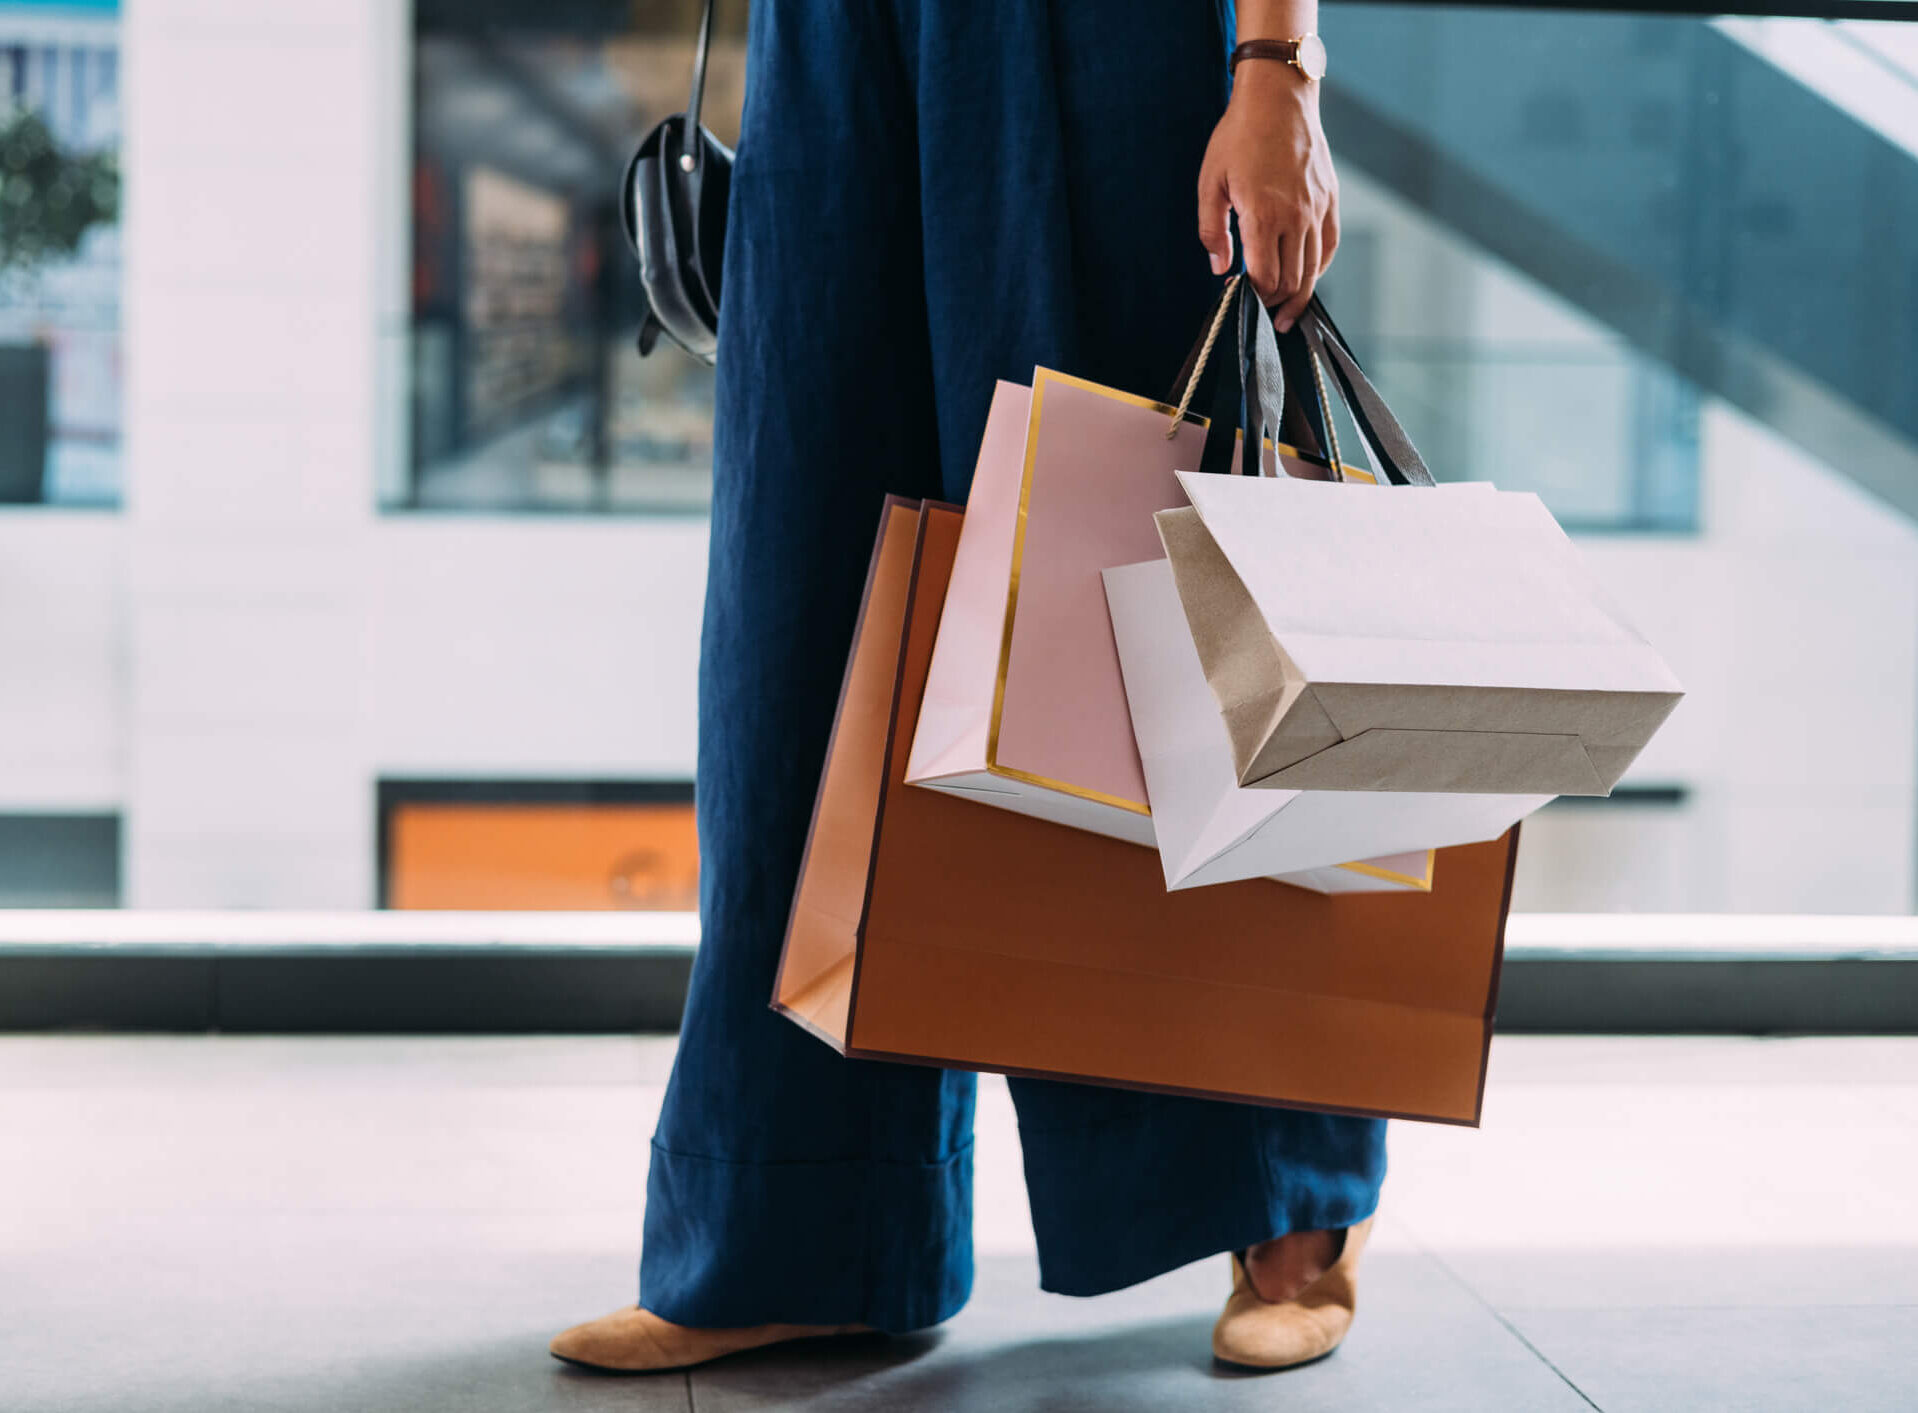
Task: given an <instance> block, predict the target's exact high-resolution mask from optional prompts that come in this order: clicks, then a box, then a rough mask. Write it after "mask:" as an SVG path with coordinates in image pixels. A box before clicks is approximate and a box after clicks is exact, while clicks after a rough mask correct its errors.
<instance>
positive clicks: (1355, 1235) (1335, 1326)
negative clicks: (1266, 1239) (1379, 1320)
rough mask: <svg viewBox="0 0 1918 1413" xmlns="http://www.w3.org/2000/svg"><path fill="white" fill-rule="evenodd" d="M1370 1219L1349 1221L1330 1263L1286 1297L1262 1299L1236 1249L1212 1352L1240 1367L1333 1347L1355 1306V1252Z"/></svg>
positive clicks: (1289, 1360) (1266, 1365)
mask: <svg viewBox="0 0 1918 1413" xmlns="http://www.w3.org/2000/svg"><path fill="white" fill-rule="evenodd" d="M1372 1220H1373V1219H1372V1218H1371V1217H1367V1218H1366V1219H1365V1220H1364V1221H1362V1222H1360V1223H1358V1224H1357V1225H1356V1226H1351V1227H1347V1228H1346V1231H1345V1245H1344V1247H1343V1248H1342V1249H1341V1250H1340V1252H1339V1255H1338V1259H1337V1260H1336V1261H1334V1262H1333V1263H1332V1266H1331V1268H1330V1269H1329V1270H1327V1271H1326V1272H1325V1274H1324V1275H1322V1276H1320V1277H1319V1278H1318V1279H1317V1280H1315V1281H1313V1282H1312V1283H1311V1284H1310V1285H1308V1286H1307V1287H1306V1288H1305V1289H1304V1290H1302V1291H1300V1292H1299V1293H1298V1294H1297V1295H1295V1296H1293V1297H1292V1298H1291V1299H1290V1300H1280V1301H1268V1300H1263V1299H1261V1298H1260V1296H1259V1292H1258V1291H1257V1290H1256V1289H1255V1288H1254V1287H1253V1285H1252V1278H1251V1277H1250V1276H1249V1275H1247V1274H1246V1270H1245V1262H1244V1261H1242V1260H1241V1259H1240V1258H1239V1255H1238V1253H1236V1252H1234V1253H1233V1256H1232V1295H1231V1297H1230V1298H1229V1299H1228V1300H1227V1301H1226V1302H1225V1310H1224V1311H1223V1312H1222V1313H1221V1314H1220V1316H1219V1323H1218V1324H1217V1325H1215V1326H1214V1327H1213V1330H1212V1353H1213V1356H1214V1357H1215V1358H1217V1359H1218V1360H1219V1361H1220V1362H1222V1363H1226V1364H1233V1365H1237V1366H1238V1367H1240V1368H1243V1369H1290V1368H1293V1367H1295V1366H1296V1365H1299V1364H1309V1363H1311V1362H1312V1361H1313V1360H1314V1359H1323V1358H1324V1357H1325V1356H1326V1355H1328V1354H1330V1353H1331V1352H1332V1351H1333V1350H1335V1349H1337V1348H1338V1347H1339V1343H1340V1341H1342V1340H1343V1339H1344V1338H1345V1335H1346V1332H1347V1331H1348V1330H1350V1329H1351V1328H1352V1316H1353V1314H1354V1313H1355V1312H1356V1311H1357V1309H1358V1303H1359V1290H1358V1276H1359V1253H1360V1252H1362V1251H1364V1250H1365V1242H1366V1238H1367V1237H1369V1236H1370V1235H1371V1234H1372Z"/></svg>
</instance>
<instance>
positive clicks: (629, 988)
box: [0, 948, 692, 1034]
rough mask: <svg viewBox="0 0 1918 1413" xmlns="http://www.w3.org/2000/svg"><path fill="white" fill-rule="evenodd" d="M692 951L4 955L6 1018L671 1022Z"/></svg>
mask: <svg viewBox="0 0 1918 1413" xmlns="http://www.w3.org/2000/svg"><path fill="white" fill-rule="evenodd" d="M691 974H692V953H691V952H690V951H680V950H676V949H664V948H662V949H656V950H649V951H646V952H640V953H631V952H617V953H611V954H607V953H593V954H588V955H579V954H576V953H553V954H543V953H537V952H532V953H528V952H516V953H513V954H511V955H505V956H501V955H487V954H484V953H456V954H453V955H447V954H446V953H444V952H431V953H421V952H402V953H398V954H392V953H374V954H365V953H358V954H349V955H343V956H315V955H310V954H296V955H291V956H284V957H276V956H271V955H258V954H247V955H240V956H227V955H215V956H211V957H206V956H163V957H116V956H111V955H100V954H97V953H75V954H68V955H57V954H52V955H38V956H5V957H0V1030H70V1029H100V1030H159V1031H207V1030H219V1031H231V1032H236V1033H285V1034H302V1033H304V1034H313V1033H319V1032H328V1033H350V1032H362V1033H364V1032H379V1033H390V1034H454V1033H484V1034H507V1033H526V1032H537V1033H561V1034H564V1033H582V1034H599V1033H609V1034H617V1033H627V1032H633V1031H672V1030H677V1029H678V1028H679V1013H680V1010H681V1008H682V1007H683V1006H684V1004H685V1000H686V983H687V980H688V979H689V977H690V976H691Z"/></svg>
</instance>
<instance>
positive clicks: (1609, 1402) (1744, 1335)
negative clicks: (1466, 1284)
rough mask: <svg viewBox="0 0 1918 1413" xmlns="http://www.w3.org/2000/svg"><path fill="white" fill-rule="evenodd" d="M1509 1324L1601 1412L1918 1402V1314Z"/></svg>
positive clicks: (1601, 1316)
mask: <svg viewBox="0 0 1918 1413" xmlns="http://www.w3.org/2000/svg"><path fill="white" fill-rule="evenodd" d="M1514 1323H1515V1324H1516V1325H1517V1326H1518V1328H1519V1330H1520V1331H1521V1332H1522V1333H1523V1334H1524V1335H1525V1336H1526V1338H1528V1339H1530V1340H1531V1341H1532V1342H1533V1343H1534V1344H1535V1345H1536V1346H1537V1347H1538V1349H1539V1351H1540V1352H1541V1353H1542V1354H1544V1355H1545V1357H1546V1358H1548V1359H1550V1360H1551V1361H1552V1362H1553V1363H1554V1364H1555V1365H1557V1366H1558V1367H1559V1368H1560V1369H1562V1370H1564V1371H1565V1373H1566V1375H1567V1376H1568V1377H1570V1378H1572V1379H1573V1380H1575V1381H1576V1382H1577V1383H1578V1385H1579V1387H1580V1388H1582V1389H1583V1390H1584V1391H1585V1392H1586V1393H1587V1394H1589V1395H1590V1397H1591V1398H1592V1400H1593V1402H1595V1403H1596V1404H1597V1405H1598V1406H1599V1407H1600V1408H1602V1409H1604V1410H1605V1413H1697V1410H1701V1409H1711V1410H1720V1409H1725V1410H1731V1409H1736V1410H1738V1413H1807V1410H1828V1409H1830V1410H1837V1409H1843V1410H1844V1413H1910V1410H1911V1409H1912V1408H1913V1407H1914V1406H1918V1393H1915V1392H1914V1391H1918V1307H1912V1306H1903V1307H1892V1306H1867V1307H1857V1306H1854V1307H1849V1308H1847V1307H1842V1306H1828V1307H1823V1308H1810V1309H1799V1310H1794V1311H1792V1312H1791V1313H1790V1315H1789V1317H1786V1318H1781V1317H1780V1316H1779V1314H1778V1312H1776V1311H1771V1310H1759V1309H1734V1310H1723V1309H1709V1310H1698V1309H1694V1310H1552V1311H1538V1312H1524V1313H1521V1314H1519V1315H1517V1316H1515V1317H1514Z"/></svg>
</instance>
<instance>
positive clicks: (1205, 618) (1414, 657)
mask: <svg viewBox="0 0 1918 1413" xmlns="http://www.w3.org/2000/svg"><path fill="white" fill-rule="evenodd" d="M1179 483H1180V485H1181V486H1182V487H1183V488H1184V490H1185V492H1186V495H1187V496H1188V498H1189V499H1190V500H1191V502H1192V506H1191V508H1190V509H1186V510H1173V511H1163V512H1160V514H1159V515H1158V517H1157V518H1158V524H1159V532H1160V538H1161V540H1162V541H1163V543H1164V545H1165V548H1166V552H1167V555H1168V556H1169V558H1170V560H1171V563H1172V572H1173V576H1174V580H1175V582H1176V583H1177V586H1178V594H1179V597H1180V600H1181V602H1182V603H1183V605H1184V610H1185V618H1186V622H1187V625H1188V627H1189V630H1190V634H1191V637H1192V640H1193V643H1194V645H1195V647H1196V648H1197V650H1198V656H1199V660H1200V662H1201V663H1202V665H1203V671H1204V674H1205V679H1206V681H1207V683H1208V684H1209V685H1210V687H1211V690H1212V696H1213V698H1214V700H1215V711H1216V712H1217V713H1218V714H1219V715H1220V716H1221V717H1222V719H1223V721H1224V724H1225V728H1226V733H1227V735H1228V737H1229V739H1230V741H1231V752H1232V763H1233V768H1234V772H1235V778H1236V779H1237V781H1238V782H1239V783H1240V784H1242V785H1255V786H1264V787H1270V788H1276V789H1303V790H1350V791H1368V790H1391V791H1421V790H1423V791H1458V792H1463V793H1484V792H1493V791H1496V792H1501V793H1503V792H1510V793H1514V794H1516V793H1521V792H1523V793H1531V792H1539V791H1548V792H1551V793H1553V794H1561V795H1606V794H1610V793H1611V790H1612V787H1613V785H1615V784H1616V783H1617V782H1618V778H1619V776H1621V775H1622V774H1623V773H1624V771H1625V769H1626V767H1627V766H1629V765H1630V764H1631V762H1632V761H1633V760H1634V759H1635V758H1636V757H1637V755H1638V753H1639V752H1640V751H1641V750H1643V749H1644V747H1645V744H1646V742H1648V741H1649V740H1650V739H1651V737H1652V734H1653V732H1655V731H1656V730H1657V729H1658V727H1659V726H1660V725H1661V724H1662V723H1663V722H1664V720H1665V718H1666V717H1667V716H1669V715H1670V714H1671V711H1672V709H1673V707H1675V706H1676V705H1677V703H1678V700H1679V698H1680V697H1681V696H1682V695H1683V689H1682V688H1681V687H1680V686H1679V684H1678V681H1677V679H1676V678H1675V677H1674V676H1673V675H1672V672H1671V669H1670V668H1669V667H1667V666H1666V665H1665V661H1664V659H1663V658H1661V657H1660V656H1659V654H1658V652H1657V650H1656V649H1654V648H1653V647H1652V646H1651V645H1650V644H1649V643H1647V642H1646V641H1645V640H1644V638H1642V637H1641V636H1640V635H1639V634H1638V632H1637V631H1636V630H1635V629H1633V628H1632V627H1631V625H1630V624H1629V623H1627V622H1626V621H1625V618H1624V616H1623V615H1622V614H1621V613H1620V612H1619V611H1618V609H1617V608H1616V607H1615V606H1614V605H1613V604H1612V602H1611V601H1610V599H1609V597H1608V596H1607V595H1606V594H1605V592H1604V591H1603V590H1602V589H1601V588H1600V587H1599V585H1598V583H1597V581H1596V580H1595V579H1594V578H1593V576H1592V574H1591V572H1590V571H1589V570H1588V569H1587V568H1586V566H1585V564H1584V562H1583V560H1582V559H1581V558H1580V556H1579V553H1578V550H1577V548H1576V546H1574V545H1573V544H1572V542H1571V541H1570V540H1569V539H1568V538H1567V537H1566V535H1565V532H1564V531H1563V530H1561V529H1560V528H1559V526H1558V522H1557V521H1555V520H1553V518H1552V516H1551V512H1549V511H1548V510H1546V508H1545V507H1544V505H1543V504H1542V503H1541V502H1540V501H1539V499H1538V497H1537V496H1534V495H1530V494H1524V493H1519V492H1510V491H1492V490H1479V491H1477V492H1475V493H1473V494H1470V495H1456V494H1446V492H1445V490H1444V488H1431V487H1416V486H1415V487H1402V488H1397V489H1392V490H1377V489H1370V488H1354V487H1351V486H1338V485H1329V484H1314V483H1309V482H1304V481H1290V480H1283V479H1279V478H1271V477H1267V478H1245V477H1238V476H1205V475H1194V474H1191V473H1187V472H1181V473H1180V475H1179ZM1155 808H1156V806H1155Z"/></svg>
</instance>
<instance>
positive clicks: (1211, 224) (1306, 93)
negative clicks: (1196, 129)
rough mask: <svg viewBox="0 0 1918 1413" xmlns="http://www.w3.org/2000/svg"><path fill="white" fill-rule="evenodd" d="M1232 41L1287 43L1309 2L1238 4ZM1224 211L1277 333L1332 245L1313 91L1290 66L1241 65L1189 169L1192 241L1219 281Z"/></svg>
mask: <svg viewBox="0 0 1918 1413" xmlns="http://www.w3.org/2000/svg"><path fill="white" fill-rule="evenodd" d="M1238 12H1239V33H1238V42H1240V43H1243V42H1244V41H1246V40H1248V39H1297V38H1299V37H1300V36H1302V35H1308V34H1311V33H1313V32H1314V31H1315V30H1316V28H1317V26H1318V14H1319V7H1318V0H1239V5H1238ZM1228 208H1229V209H1230V210H1233V211H1237V212H1238V213H1239V235H1240V237H1241V239H1243V240H1244V241H1245V268H1246V273H1247V274H1249V275H1250V276H1251V277H1252V285H1253V288H1255V289H1257V290H1258V292H1259V294H1260V296H1261V297H1262V298H1263V299H1264V300H1265V302H1266V303H1267V304H1268V305H1277V306H1278V307H1277V308H1275V309H1274V310H1273V316H1274V319H1275V321H1276V322H1277V324H1278V327H1279V331H1280V332H1281V333H1283V332H1284V331H1285V330H1287V329H1289V328H1291V327H1292V322H1293V320H1295V319H1297V318H1298V317H1299V315H1300V314H1301V313H1302V312H1303V311H1304V309H1305V306H1306V302H1307V301H1308V300H1310V299H1311V297H1312V286H1313V285H1314V284H1315V283H1316V282H1317V280H1318V278H1319V276H1320V275H1321V274H1323V273H1324V272H1325V268H1326V266H1328V265H1330V264H1331V263H1332V252H1333V251H1334V250H1336V249H1337V248H1338V244H1339V179H1338V174H1337V173H1336V172H1334V171H1333V170H1332V153H1331V151H1330V149H1329V148H1327V146H1326V143H1325V130H1324V129H1323V128H1322V127H1320V126H1319V85H1318V83H1317V82H1315V81H1313V80H1311V79H1308V78H1306V76H1305V75H1304V74H1302V73H1301V72H1300V71H1299V70H1298V69H1297V68H1295V67H1294V66H1293V65H1291V64H1287V63H1283V62H1280V61H1278V60H1274V59H1246V60H1244V61H1243V62H1241V63H1240V65H1239V68H1238V72H1237V73H1236V74H1235V75H1234V78H1233V84H1232V101H1231V102H1230V103H1229V104H1227V105H1226V110H1225V116H1224V117H1223V118H1221V119H1220V120H1219V125H1218V127H1217V128H1216V129H1214V130H1213V133H1212V141H1211V143H1210V145H1209V146H1207V148H1206V151H1205V162H1204V164H1203V165H1202V166H1201V167H1200V169H1199V239H1200V241H1201V242H1203V243H1204V245H1205V248H1206V249H1207V250H1208V251H1210V252H1211V254H1212V269H1213V272H1214V273H1215V274H1223V273H1224V272H1225V270H1226V269H1227V267H1229V266H1230V265H1231V263H1232V241H1231V237H1230V236H1229V235H1228V234H1227V232H1226V213H1227V210H1228Z"/></svg>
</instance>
